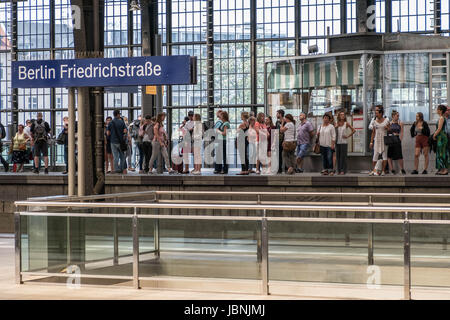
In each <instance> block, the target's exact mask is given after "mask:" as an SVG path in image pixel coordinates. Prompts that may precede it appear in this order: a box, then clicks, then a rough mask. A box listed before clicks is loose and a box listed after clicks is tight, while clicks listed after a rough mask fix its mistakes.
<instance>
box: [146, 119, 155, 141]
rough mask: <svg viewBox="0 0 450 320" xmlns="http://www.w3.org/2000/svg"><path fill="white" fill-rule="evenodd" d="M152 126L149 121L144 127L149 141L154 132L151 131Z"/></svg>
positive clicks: (151, 139)
mask: <svg viewBox="0 0 450 320" xmlns="http://www.w3.org/2000/svg"><path fill="white" fill-rule="evenodd" d="M153 128H154V124H153V123H151V124H149V125H147V126H145V129H144V131H145V134H146V135H148V139H149V140H150V141H153V138H154V137H155V133H154V132H153Z"/></svg>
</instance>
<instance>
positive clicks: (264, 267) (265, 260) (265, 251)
mask: <svg viewBox="0 0 450 320" xmlns="http://www.w3.org/2000/svg"><path fill="white" fill-rule="evenodd" d="M261 256H262V260H261V280H262V283H261V285H262V294H263V295H269V231H268V228H267V217H266V210H265V209H264V217H263V218H262V220H261Z"/></svg>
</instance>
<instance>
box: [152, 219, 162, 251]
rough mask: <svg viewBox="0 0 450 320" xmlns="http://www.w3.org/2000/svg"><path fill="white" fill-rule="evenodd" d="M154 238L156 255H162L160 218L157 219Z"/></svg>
mask: <svg viewBox="0 0 450 320" xmlns="http://www.w3.org/2000/svg"><path fill="white" fill-rule="evenodd" d="M153 239H154V243H155V256H157V257H158V258H159V257H160V256H161V246H160V234H159V219H156V220H155V225H154V231H153Z"/></svg>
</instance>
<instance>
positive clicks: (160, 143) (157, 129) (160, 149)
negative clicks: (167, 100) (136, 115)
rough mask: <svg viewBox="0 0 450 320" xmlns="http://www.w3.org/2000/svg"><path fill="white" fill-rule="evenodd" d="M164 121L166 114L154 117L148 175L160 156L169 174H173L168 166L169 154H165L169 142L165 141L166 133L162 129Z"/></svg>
mask: <svg viewBox="0 0 450 320" xmlns="http://www.w3.org/2000/svg"><path fill="white" fill-rule="evenodd" d="M165 119H166V114H165V113H164V112H162V113H160V114H158V116H157V117H156V123H155V125H154V126H153V135H154V137H153V141H152V157H151V159H150V164H149V171H148V173H149V174H152V173H153V164H154V163H155V160H156V159H158V163H159V159H160V157H161V156H162V157H163V159H164V162H165V165H166V168H167V170H168V171H169V173H170V174H171V173H173V170H172V167H171V166H170V160H169V154H168V153H167V147H168V145H169V141H168V139H167V133H166V130H165V129H164V120H165Z"/></svg>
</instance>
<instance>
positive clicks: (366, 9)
mask: <svg viewBox="0 0 450 320" xmlns="http://www.w3.org/2000/svg"><path fill="white" fill-rule="evenodd" d="M375 8H376V3H375V0H361V1H356V31H357V32H360V33H366V32H375V31H376V25H375V22H376V19H375V17H376V12H375Z"/></svg>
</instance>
